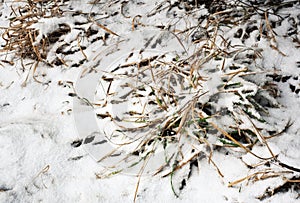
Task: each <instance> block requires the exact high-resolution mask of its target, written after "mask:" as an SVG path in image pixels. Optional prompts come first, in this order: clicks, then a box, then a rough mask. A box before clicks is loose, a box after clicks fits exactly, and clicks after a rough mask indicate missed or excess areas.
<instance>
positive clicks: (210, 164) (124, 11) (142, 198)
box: [0, 0, 300, 202]
mask: <svg viewBox="0 0 300 203" xmlns="http://www.w3.org/2000/svg"><path fill="white" fill-rule="evenodd" d="M38 2H41V3H38ZM180 2H181V3H180ZM196 2H197V1H188V0H186V1H177V0H170V1H163V0H155V1H146V0H130V1H118V0H114V1H113V0H107V1H106V0H105V1H102V0H100V1H99V0H98V1H97V0H96V1H94V2H93V3H92V1H77V0H64V1H63V0H62V1H60V0H57V1H28V2H27V1H4V2H3V3H1V4H0V7H1V18H0V19H1V20H0V26H1V33H2V39H1V45H2V51H1V53H0V54H1V58H0V65H1V66H0V201H1V202H133V201H134V200H135V201H137V202H260V201H262V202H298V201H299V202H300V186H299V185H300V182H299V181H300V180H299V179H300V174H299V173H300V119H299V115H300V98H299V96H300V57H299V56H300V51H299V47H300V34H299V30H300V3H299V1H292V0H286V1H282V2H281V3H278V2H280V1H276V2H275V1H274V2H275V3H274V2H273V3H272V1H254V0H252V1H214V2H212V1H198V5H197V6H196V5H195V4H196ZM204 2H205V3H204ZM251 2H253V3H255V2H256V3H257V2H261V3H257V4H259V6H255V5H256V4H253V5H254V6H252V7H251ZM41 5H42V6H41ZM225 5H227V7H226V6H225ZM228 5H231V6H228ZM278 5H281V6H278ZM245 8H248V9H249V8H251V9H250V10H247V9H245ZM42 11H43V12H44V13H43V12H42ZM26 14H30V16H26ZM24 30H25V31H26V32H25V33H22V32H23V31H24ZM35 31H38V32H35ZM26 39H27V41H26ZM43 39H46V40H43ZM22 40H23V41H26V42H27V44H25V45H24V46H23V45H21V44H20V43H19V41H22ZM43 43H44V44H43ZM33 46H35V48H32V47H33ZM27 47H28V49H26V48H27ZM141 50H143V51H141ZM199 50H200V51H199ZM38 53H39V54H40V55H39V56H38ZM195 53H197V54H198V55H197V54H196V55H195ZM216 53H218V54H217V55H215V54H216ZM159 54H165V55H166V57H161V55H160V57H161V58H162V59H161V60H160V59H159V60H158V59H157V60H156V61H155V60H153V61H154V62H153V64H151V63H150V62H149V64H151V65H153V67H154V66H155V65H157V64H158V65H157V66H159V65H161V64H169V66H170V67H169V66H167V67H169V68H170V69H171V68H173V66H171V65H170V64H176V65H178V64H180V62H181V61H184V60H187V61H188V59H191V60H190V61H191V62H193V64H192V66H188V65H182V68H183V70H182V72H180V70H177V73H180V74H181V73H182V75H184V74H185V73H191V74H195V78H197V79H199V83H200V84H201V85H198V84H196V83H197V81H196V82H195V81H194V80H193V81H192V83H188V82H191V81H186V80H184V79H183V82H182V83H181V84H180V85H181V86H180V85H177V84H176V85H174V86H172V88H174V91H175V93H178V95H179V97H178V101H179V104H178V105H175V106H171V105H170V106H167V108H168V111H166V112H162V113H161V112H160V113H159V114H153V115H151V116H152V117H151V116H149V120H150V119H153V120H155V119H156V118H157V119H158V120H159V119H161V118H166V117H171V116H173V115H175V113H176V112H181V110H182V112H184V113H182V114H183V115H188V113H186V112H188V111H187V110H185V109H186V108H188V107H187V106H189V104H190V103H189V102H190V101H191V100H192V99H193V98H195V97H197V96H199V94H201V96H199V98H201V99H200V100H201V102H202V104H203V103H205V102H206V103H209V104H211V105H212V107H211V109H210V110H209V112H210V111H215V112H212V113H211V112H210V113H211V114H212V115H209V112H207V111H204V110H203V111H202V114H201V116H203V117H204V118H205V119H204V121H205V122H206V121H207V122H208V123H209V124H211V125H212V126H213V125H215V129H213V130H212V129H210V130H209V128H208V127H207V128H208V132H207V134H205V136H203V137H201V139H200V138H199V140H201V143H199V142H198V141H197V142H195V141H194V142H192V141H191V140H189V139H188V138H186V140H185V142H186V143H187V142H188V144H186V145H188V146H186V145H184V147H186V148H184V147H183V148H182V149H183V151H184V150H185V151H184V153H185V154H184V156H183V157H184V158H182V159H181V160H179V163H177V165H175V164H173V165H172V164H170V163H169V165H168V164H167V166H168V167H166V169H164V170H162V171H160V173H157V174H156V175H151V174H153V173H155V172H157V169H158V167H159V166H160V165H161V164H160V163H159V164H158V165H156V164H157V163H158V162H159V161H161V160H163V161H164V160H165V156H167V155H165V154H166V153H165V154H164V153H163V152H161V151H162V150H161V149H157V150H158V152H159V150H161V151H160V153H158V154H157V155H156V156H154V157H153V159H152V160H154V161H153V162H151V159H150V160H149V163H150V164H148V166H146V167H145V170H144V171H141V170H140V169H141V168H143V166H144V165H143V163H144V162H141V163H139V164H137V165H136V166H135V167H128V165H126V163H127V164H128V163H129V164H132V163H133V162H134V160H136V158H137V157H139V156H136V155H132V157H135V158H133V159H132V160H131V162H130V161H128V162H126V161H124V160H122V158H124V157H123V156H124V154H125V156H126V153H127V152H128V151H130V150H132V146H128V145H126V146H125V145H124V148H118V149H117V151H116V152H114V153H113V154H110V155H115V156H108V157H106V158H105V159H103V161H100V162H99V161H98V160H99V159H101V158H103V156H105V155H107V153H109V152H110V150H111V149H114V148H116V145H114V144H111V143H110V144H108V143H109V142H107V140H108V137H109V136H108V134H110V133H111V134H113V133H112V132H114V131H115V130H116V129H118V127H120V126H121V125H123V124H124V123H123V120H122V119H121V120H120V121H118V120H117V122H112V120H113V119H112V118H110V117H109V116H108V115H113V116H116V115H118V116H119V115H121V114H122V113H123V111H125V113H126V111H130V112H134V111H139V110H141V109H139V108H137V107H136V106H135V103H139V102H141V103H142V102H143V101H144V100H134V99H132V100H127V99H125V100H122V102H120V101H118V102H116V103H114V105H109V104H108V106H105V105H104V103H105V101H108V103H110V102H112V101H114V100H113V99H115V98H113V99H111V100H106V98H108V96H107V95H108V93H109V92H107V88H111V92H114V93H115V94H114V95H113V96H115V97H116V96H119V97H118V98H117V99H119V98H121V97H122V96H124V95H117V93H119V92H120V93H122V94H123V93H124V91H129V93H130V92H131V89H129V90H126V88H123V87H125V85H128V84H131V85H132V84H137V82H140V83H143V84H146V86H147V87H149V88H150V87H151V88H152V87H154V88H156V87H158V86H159V85H161V87H163V86H164V85H165V83H163V82H164V77H163V76H160V77H157V78H156V80H155V78H154V79H153V78H152V79H151V82H149V81H148V80H144V79H145V78H146V79H147V78H151V77H152V76H151V74H157V75H159V74H161V72H160V71H162V70H161V69H158V71H157V72H154V73H153V72H150V71H149V72H147V71H144V72H143V74H144V78H139V79H138V81H136V80H133V79H132V78H133V77H132V78H129V79H128V78H125V79H124V80H123V75H130V74H133V73H134V70H131V69H130V68H131V67H132V66H127V64H130V63H134V62H135V61H138V60H140V62H141V61H143V59H145V58H147V59H149V58H151V57H153V56H156V55H159ZM32 56H33V57H32ZM38 60H39V61H40V62H39V63H38V64H37V63H36V61H38ZM144 62H145V61H144ZM36 64H37V66H35V65H36ZM140 64H141V63H140ZM140 64H139V65H140ZM149 64H148V65H149ZM133 65H134V66H135V65H136V64H133ZM139 65H138V66H139ZM151 65H150V66H151ZM189 65H191V64H189ZM178 66H179V65H178ZM118 67H122V69H121V70H116V71H115V70H114V69H116V68H118ZM155 67H156V66H155ZM191 67H193V68H194V67H196V69H195V70H196V71H195V72H193V73H192V69H193V68H191ZM151 70H152V69H151ZM154 70H155V71H156V69H154ZM118 71H119V72H118ZM122 71H127V72H126V73H125V74H124V72H122ZM130 71H132V72H130ZM147 73H148V75H147ZM162 73H163V74H162V75H168V72H162ZM122 74H123V75H122ZM243 74H244V75H243ZM247 74H248V75H247ZM245 75H246V76H245ZM104 76H110V77H111V78H113V79H115V80H118V81H119V82H120V83H117V85H116V84H111V85H109V83H105V82H103V80H104V79H105V78H104ZM168 76H169V75H168ZM171 76H172V75H171V74H170V77H171ZM200 76H201V77H203V78H201V77H200ZM178 78H179V77H178ZM183 78H184V77H183ZM160 79H161V80H160ZM223 79H224V80H223ZM225 79H226V80H228V81H227V82H226V81H225ZM224 81H225V82H224ZM101 82H102V83H101ZM230 82H232V83H230ZM103 84H104V86H105V85H106V86H105V87H103ZM190 84H193V85H194V89H192V88H190V89H187V88H185V87H188V86H189V85H190ZM239 84H243V85H242V87H239ZM169 85H170V84H169ZM235 85H237V86H238V87H235ZM182 87H183V88H182ZM220 87H223V88H220ZM151 88H150V89H149V91H150V90H151ZM176 88H178V89H176ZM179 88H182V89H181V90H182V91H179ZM152 90H153V89H152ZM261 90H262V91H266V92H268V93H269V94H268V95H269V96H270V95H271V96H273V97H274V98H275V97H276V98H275V99H274V98H273V97H271V96H270V98H264V99H260V100H259V99H258V98H257V97H255V95H254V94H256V93H257V92H259V91H261ZM146 91H148V89H147V88H146V90H145V92H146ZM150 92H151V91H150ZM249 92H250V93H249ZM156 93H157V92H156ZM202 93H203V95H202ZM235 93H238V94H239V95H240V97H242V98H243V100H241V101H240V102H239V103H238V104H237V102H236V100H238V99H237V98H238V96H237V94H235ZM157 94H158V93H157ZM149 95H150V94H149ZM186 95H189V96H186ZM180 96H182V97H183V98H184V99H182V100H180V99H179V98H181V97H180ZM168 98H170V97H168ZM197 98H198V97H197ZM248 98H255V99H257V101H259V104H260V105H261V106H263V109H266V110H267V111H266V112H265V113H261V112H259V111H258V110H257V109H256V108H254V107H253V105H252V103H249V102H248ZM259 98H260V97H259ZM147 99H149V100H151V99H152V97H151V96H149V97H147ZM156 99H157V98H156ZM109 101H110V102H109ZM124 101H125V103H124ZM147 101H148V100H147ZM247 102H248V103H247ZM160 105H163V104H160ZM199 105H200V104H199ZM251 105H252V106H251ZM102 107H103V108H102ZM104 107H105V108H104ZM181 107H182V108H181ZM244 107H245V108H246V107H247V108H246V109H247V112H248V110H249V112H250V113H249V114H245V113H241V112H242V110H241V108H244ZM252 107H253V108H252ZM202 108H203V109H204V108H205V107H204V106H202ZM146 109H147V108H146ZM192 109H193V108H192ZM224 109H225V110H226V111H225V113H224ZM148 110H149V112H150V113H149V114H151V112H152V111H151V109H148ZM261 111H264V110H261ZM243 112H244V111H243ZM164 113H165V114H164ZM96 115H98V116H96ZM99 115H100V116H99ZM220 115H221V116H220ZM229 115H231V116H229ZM249 115H251V116H253V117H255V119H250V118H249ZM118 116H116V117H118ZM210 116H211V117H210ZM186 117H188V116H186ZM183 118H184V116H183V117H182V120H183ZM200 118H201V119H203V118H202V117H200ZM206 118H207V119H206ZM233 118H235V119H236V120H235V119H233ZM189 119H190V120H192V118H189ZM261 120H264V122H261ZM159 121H161V122H160V123H158V124H155V125H154V127H153V128H152V129H151V128H150V129H148V128H147V130H148V131H147V130H146V131H138V130H137V131H134V133H136V132H138V133H136V134H138V135H139V136H144V135H145V136H146V135H147V134H149V133H152V130H153V129H154V128H155V129H161V128H160V125H159V124H162V123H163V122H165V120H159ZM235 121H239V122H240V123H239V122H237V123H239V125H236V124H237V123H235ZM251 121H252V122H251ZM187 122H188V121H187ZM116 123H117V125H116ZM208 123H207V124H208ZM112 124H114V125H112ZM127 124H128V122H127ZM131 124H132V123H131ZM164 124H165V123H164ZM289 124H292V125H289ZM141 125H142V124H140V123H135V126H134V127H138V126H141ZM179 126H180V124H179ZM130 127H132V126H130ZM201 127H203V126H201ZM178 128H180V127H178V126H177V128H176V127H174V131H172V129H171V131H169V133H172V132H175V131H176V129H178ZM205 128H206V127H205ZM233 129H236V131H238V130H241V131H242V132H244V131H245V132H246V129H252V131H254V132H255V134H256V138H257V139H256V140H257V143H255V144H253V146H249V144H247V143H243V144H244V145H243V146H246V147H245V148H246V149H242V148H241V146H239V147H237V146H236V143H233V142H231V141H232V140H230V139H229V137H228V134H226V133H230V132H231V133H232V132H233ZM192 130H195V129H192ZM192 130H191V131H192ZM218 131H219V132H218ZM224 131H225V132H224ZM164 132H165V131H162V134H163V133H164ZM189 132H190V131H188V130H187V133H189ZM193 132H194V131H193ZM134 133H133V134H134ZM141 133H144V134H141ZM181 133H182V134H184V132H179V133H178V134H181ZM201 133H203V132H201ZM128 134H130V132H129V131H128ZM128 134H127V136H125V138H124V137H122V136H121V135H122V133H121V135H120V134H119V135H118V136H116V137H113V136H112V137H113V139H115V140H113V141H116V142H117V141H123V142H128V141H131V140H132V139H130V136H129V135H128ZM162 134H159V136H161V137H162V136H163V135H162ZM221 134H223V136H222V135H221ZM226 135H227V136H226ZM168 136H169V135H168ZM168 136H167V137H168ZM176 136H177V135H175V136H174V137H176ZM249 136H250V135H249ZM268 136H269V137H270V136H271V137H272V136H274V137H272V138H268ZM120 137H121V138H120ZM170 137H171V136H170ZM180 137H181V136H180ZM182 137H184V136H182ZM106 139H107V140H106ZM111 139H112V138H110V140H111ZM151 139H152V138H151ZM235 139H238V138H235ZM251 139H252V138H251ZM175 140H176V138H175ZM225 140H226V142H228V143H226V142H225ZM179 141H180V138H179ZM179 141H178V142H179ZM239 141H241V142H243V141H242V140H239ZM265 141H266V142H265ZM190 142H191V143H190ZM148 143H149V142H148ZM148 143H147V144H148ZM155 143H156V142H155ZM207 143H209V144H207ZM234 144H235V145H234ZM149 145H150V144H149ZM170 146H172V144H170ZM233 146H234V147H233ZM122 147H123V145H122ZM126 147H127V148H126ZM134 147H136V146H134ZM188 147H191V148H192V149H193V150H191V149H190V148H188ZM209 147H211V148H212V149H213V155H212V157H211V160H210V159H209V152H210V149H209ZM172 149H174V148H170V154H172V152H173V151H172ZM175 149H178V148H175ZM247 149H248V151H246V150H247ZM191 151H192V152H191ZM119 152H120V155H119V154H118V153H119ZM139 155H140V156H142V153H141V154H139ZM194 155H195V157H196V158H195V157H194V158H193V156H194ZM176 156H177V155H176ZM272 156H273V157H272ZM120 157H121V158H120ZM270 157H271V159H267V158H270ZM170 160H171V161H174V159H171V158H170ZM118 161H119V162H118ZM177 161H178V160H177ZM116 163H117V164H116ZM114 165H117V167H116V168H110V170H108V169H106V168H107V167H112V166H114ZM174 166H175V168H176V167H178V166H180V167H179V169H178V170H176V171H174V172H172V167H174ZM125 168H126V170H125ZM173 169H174V168H173ZM121 170H122V171H121ZM142 172H143V173H142ZM165 174H168V175H165ZM239 180H240V181H239ZM235 181H237V182H235Z"/></svg>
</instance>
